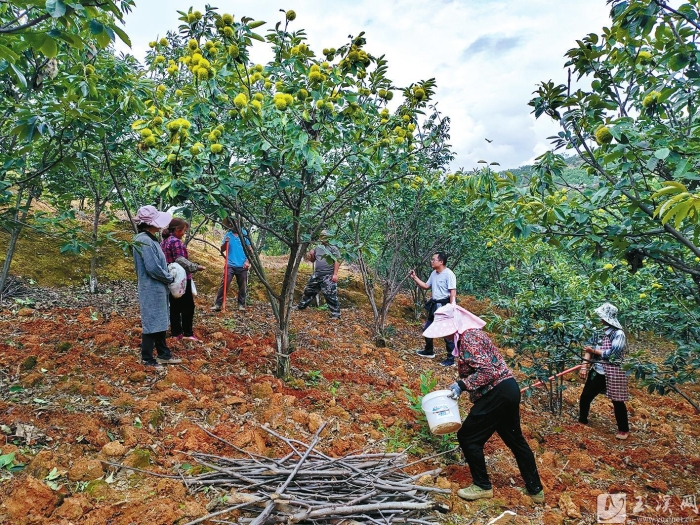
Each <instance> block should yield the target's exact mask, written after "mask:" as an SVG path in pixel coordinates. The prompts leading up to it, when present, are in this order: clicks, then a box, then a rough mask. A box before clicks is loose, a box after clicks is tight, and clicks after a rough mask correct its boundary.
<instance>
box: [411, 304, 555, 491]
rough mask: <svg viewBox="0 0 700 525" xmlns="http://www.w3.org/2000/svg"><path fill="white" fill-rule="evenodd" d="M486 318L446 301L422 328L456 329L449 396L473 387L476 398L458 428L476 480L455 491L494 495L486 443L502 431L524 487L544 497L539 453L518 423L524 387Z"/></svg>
mask: <svg viewBox="0 0 700 525" xmlns="http://www.w3.org/2000/svg"><path fill="white" fill-rule="evenodd" d="M485 324H486V323H485V322H484V321H483V320H481V319H479V318H478V317H477V316H475V315H474V314H472V313H471V312H469V311H467V310H465V309H464V308H462V307H460V306H454V305H451V304H448V305H445V306H443V307H442V308H439V309H438V310H437V311H436V312H435V320H434V321H433V323H432V324H431V325H430V326H429V327H428V329H427V330H426V331H425V332H423V336H424V337H430V338H440V337H447V336H450V335H454V338H455V340H456V344H455V350H454V355H455V357H456V358H457V370H458V371H459V376H460V379H459V380H458V381H457V382H455V383H453V384H452V385H450V390H451V391H452V396H451V397H452V398H453V399H459V396H460V395H461V394H462V392H469V398H470V400H471V401H472V403H473V405H472V408H471V410H470V411H469V415H468V416H467V418H466V419H465V420H464V422H463V423H462V427H461V428H460V429H459V431H458V432H457V440H458V441H459V446H460V448H461V449H462V453H463V454H464V458H465V459H466V461H467V464H468V465H469V470H470V471H471V474H472V484H471V485H470V486H468V487H466V488H463V489H460V490H459V491H458V492H457V495H458V496H459V497H460V498H462V499H465V500H469V501H473V500H477V499H482V498H492V497H493V489H492V487H491V481H490V480H489V475H488V472H487V471H486V461H485V459H484V445H485V444H486V442H487V441H488V440H489V438H490V437H491V436H493V434H494V433H498V435H499V436H500V437H501V439H502V440H503V442H504V443H505V444H506V446H507V447H508V448H509V449H510V450H511V452H513V455H514V456H515V460H516V461H517V463H518V469H519V470H520V475H521V476H522V477H523V480H524V481H525V489H524V493H525V494H527V495H528V496H529V497H530V498H531V499H532V501H533V502H535V503H544V490H543V489H542V482H541V481H540V476H539V473H538V472H537V465H536V464H535V456H534V454H533V453H532V450H531V449H530V446H529V445H528V444H527V441H526V440H525V438H524V437H523V433H522V431H521V429H520V389H519V388H518V383H516V382H515V379H514V378H513V374H512V373H511V371H510V369H509V368H508V366H507V365H506V363H505V361H504V360H503V357H501V354H500V353H499V352H498V349H496V347H495V346H494V344H493V342H491V339H489V337H488V335H486V333H485V332H483V331H482V330H481V328H482V327H483V326H484V325H485Z"/></svg>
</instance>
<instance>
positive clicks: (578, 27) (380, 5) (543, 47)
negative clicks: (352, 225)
mask: <svg viewBox="0 0 700 525" xmlns="http://www.w3.org/2000/svg"><path fill="white" fill-rule="evenodd" d="M285 1H286V3H282V1H281V0H276V1H269V0H256V1H255V2H250V1H245V0H242V1H238V2H232V1H230V0H218V1H217V0H210V1H209V2H208V3H209V4H210V5H212V6H216V7H218V8H219V12H220V13H231V14H233V15H234V16H235V17H236V20H239V19H240V18H241V16H249V17H251V18H253V19H255V20H265V21H266V22H267V24H266V25H265V26H262V27H261V28H259V29H258V30H257V32H258V33H261V34H264V32H265V29H266V28H267V27H269V28H272V27H274V25H275V23H276V22H278V21H280V20H283V17H284V15H283V13H281V12H280V9H284V10H287V9H293V10H294V11H295V12H296V13H297V18H296V20H295V21H294V22H293V24H292V25H290V28H291V29H292V30H296V29H301V28H303V29H304V30H305V31H306V33H307V35H308V38H309V39H308V45H309V47H310V48H311V49H312V50H315V51H316V52H317V54H320V50H321V49H323V48H326V47H327V48H330V47H335V48H338V47H340V46H341V45H343V44H345V43H346V42H347V37H348V36H349V35H357V34H359V33H360V32H361V31H364V32H365V38H366V39H367V45H366V46H365V49H366V50H367V51H368V52H369V53H370V54H372V55H374V56H381V55H385V58H386V59H387V60H388V66H389V71H388V77H389V78H390V79H391V80H392V81H393V83H394V85H396V86H405V85H409V84H411V83H412V82H416V81H420V80H425V79H429V78H435V79H436V81H437V91H436V94H435V96H434V98H433V101H435V102H437V107H438V108H439V109H440V110H441V112H442V113H443V114H444V115H447V116H448V117H450V119H451V124H452V128H451V143H452V146H453V149H454V151H455V152H456V155H457V157H456V159H455V161H454V162H453V165H452V169H455V170H456V169H458V168H464V169H466V170H470V169H472V168H474V167H477V166H478V164H477V163H478V161H479V160H485V161H487V162H498V163H499V164H500V166H501V167H502V168H516V167H518V166H521V165H523V164H531V163H532V162H533V160H534V159H535V157H537V156H538V155H540V154H542V153H544V152H545V151H547V150H548V149H549V141H548V140H547V137H548V136H551V135H554V134H556V133H557V132H558V131H559V128H558V126H557V124H556V123H553V122H551V121H550V120H549V118H548V117H540V119H538V120H535V118H534V116H533V115H532V114H531V108H530V106H528V101H529V100H530V99H531V98H532V92H533V91H534V90H535V89H536V87H537V84H538V83H540V82H543V81H548V80H553V81H554V82H555V83H557V84H558V83H564V82H566V70H565V69H564V63H565V62H566V59H565V58H564V54H565V53H566V51H567V50H568V49H571V48H572V47H575V46H576V39H580V38H582V37H583V36H585V35H586V34H588V33H591V32H595V33H600V32H601V30H602V28H603V27H605V26H606V25H609V6H607V5H606V2H605V0H428V1H426V0H335V1H333V2H331V1H328V0H285ZM205 5H206V3H205V2H197V1H193V0H189V1H186V0H158V1H156V0H136V7H135V8H134V10H133V11H132V13H131V14H129V15H127V17H126V19H125V26H124V29H125V30H126V32H127V33H128V34H129V37H130V38H131V41H132V48H131V50H129V49H128V48H127V47H126V46H124V45H119V46H118V49H119V50H120V51H124V52H130V53H131V54H133V55H135V56H136V57H137V58H139V59H142V58H143V57H144V55H145V52H146V50H147V48H148V42H149V41H152V40H156V37H160V36H164V35H165V33H166V32H167V31H168V30H176V29H177V26H178V25H179V23H180V22H179V21H178V20H177V18H178V16H179V15H178V14H177V10H181V11H187V10H188V8H189V7H190V6H193V7H194V9H199V10H201V11H204V6H205ZM256 47H257V48H258V49H260V51H258V53H260V54H259V55H256V54H255V53H253V54H252V58H253V59H254V60H256V61H258V62H262V63H264V62H263V61H264V60H265V47H266V44H260V45H257V43H256ZM395 100H396V98H395ZM486 139H489V140H490V141H492V142H488V141H487V140H486Z"/></svg>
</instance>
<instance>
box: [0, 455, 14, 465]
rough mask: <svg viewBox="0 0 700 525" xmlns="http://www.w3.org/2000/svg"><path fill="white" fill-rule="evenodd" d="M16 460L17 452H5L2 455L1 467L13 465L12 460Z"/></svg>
mask: <svg viewBox="0 0 700 525" xmlns="http://www.w3.org/2000/svg"><path fill="white" fill-rule="evenodd" d="M14 460H15V453H14V452H10V453H9V454H4V455H2V456H0V468H4V467H6V466H7V465H11V464H12V462H13V461H14Z"/></svg>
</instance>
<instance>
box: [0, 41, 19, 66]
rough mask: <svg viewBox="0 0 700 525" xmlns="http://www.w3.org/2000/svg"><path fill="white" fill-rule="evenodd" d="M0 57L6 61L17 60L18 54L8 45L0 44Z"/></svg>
mask: <svg viewBox="0 0 700 525" xmlns="http://www.w3.org/2000/svg"><path fill="white" fill-rule="evenodd" d="M0 59H4V60H7V61H8V62H17V60H19V55H18V54H17V53H15V52H14V51H12V49H10V48H9V47H7V46H3V45H2V44H0Z"/></svg>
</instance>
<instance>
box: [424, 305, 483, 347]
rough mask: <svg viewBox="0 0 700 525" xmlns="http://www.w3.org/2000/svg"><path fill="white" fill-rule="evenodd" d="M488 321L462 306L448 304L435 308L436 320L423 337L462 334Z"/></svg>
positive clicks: (435, 337)
mask: <svg viewBox="0 0 700 525" xmlns="http://www.w3.org/2000/svg"><path fill="white" fill-rule="evenodd" d="M485 325H486V321H484V320H483V319H481V318H479V317H477V316H476V315H474V314H473V313H471V312H470V311H469V310H467V309H465V308H462V307H461V306H457V305H453V304H446V305H445V306H441V307H440V308H438V309H437V310H435V320H434V321H433V322H432V323H431V324H430V326H429V327H428V328H427V329H426V330H425V332H423V337H428V338H430V339H437V338H440V337H448V336H450V335H454V334H456V333H457V334H462V333H464V332H465V331H466V330H474V329H481V328H483V327H484V326H485Z"/></svg>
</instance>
